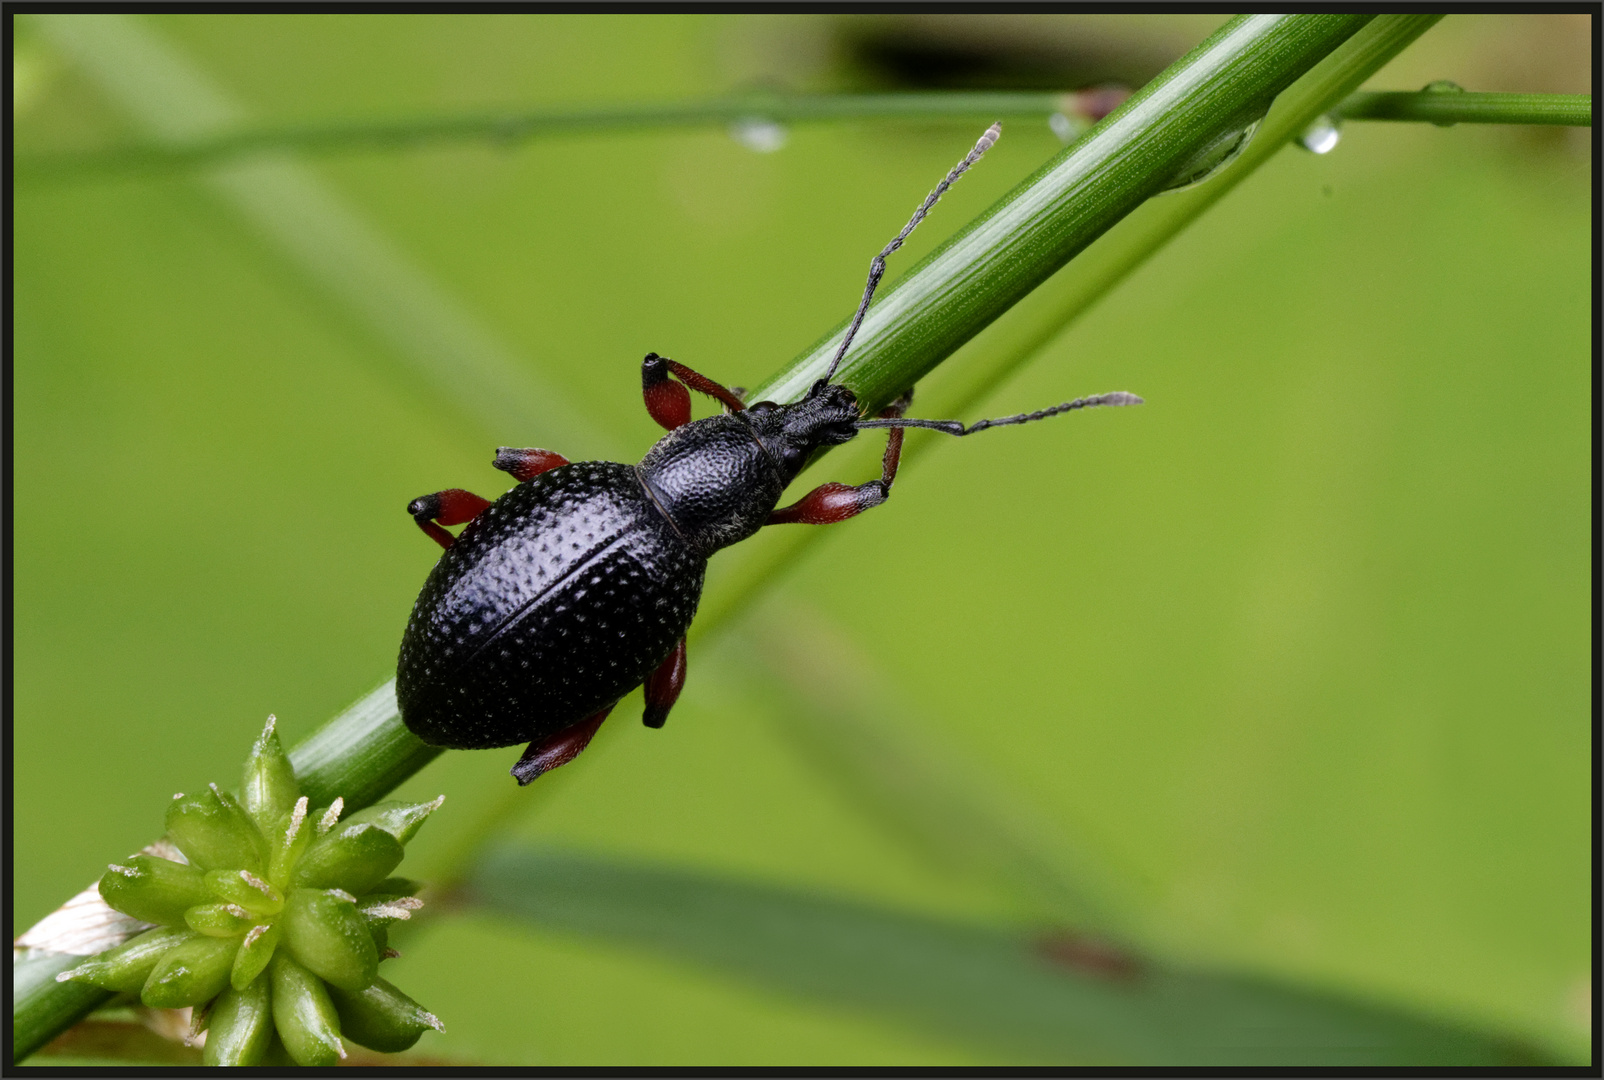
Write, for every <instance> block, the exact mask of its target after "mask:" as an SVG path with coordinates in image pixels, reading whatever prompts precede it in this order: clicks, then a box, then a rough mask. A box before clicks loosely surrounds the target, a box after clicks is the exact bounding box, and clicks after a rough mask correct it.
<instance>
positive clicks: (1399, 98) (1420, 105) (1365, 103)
mask: <svg viewBox="0 0 1604 1080" xmlns="http://www.w3.org/2000/svg"><path fill="white" fill-rule="evenodd" d="M1331 115H1332V117H1333V118H1335V119H1338V120H1407V121H1416V122H1420V121H1424V122H1426V123H1431V124H1438V125H1440V126H1442V127H1449V126H1451V125H1453V124H1555V125H1564V126H1567V127H1592V126H1593V97H1592V95H1591V94H1483V93H1470V92H1468V91H1464V90H1421V91H1417V92H1416V93H1412V94H1409V93H1392V92H1378V91H1361V92H1360V93H1357V94H1353V95H1352V96H1350V97H1348V98H1347V99H1346V100H1345V101H1343V102H1342V104H1340V105H1338V106H1337V107H1336V108H1335V109H1333V110H1331Z"/></svg>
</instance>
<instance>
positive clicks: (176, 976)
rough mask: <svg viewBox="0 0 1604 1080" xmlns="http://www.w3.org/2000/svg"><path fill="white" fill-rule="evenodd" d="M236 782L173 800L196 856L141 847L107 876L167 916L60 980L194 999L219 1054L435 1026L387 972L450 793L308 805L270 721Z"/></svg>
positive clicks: (321, 1055) (375, 1044) (318, 1050)
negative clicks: (433, 821) (391, 939)
mask: <svg viewBox="0 0 1604 1080" xmlns="http://www.w3.org/2000/svg"><path fill="white" fill-rule="evenodd" d="M241 792H242V798H240V799H236V798H235V797H234V796H232V795H230V794H228V793H227V792H224V791H221V790H219V789H218V787H217V785H215V784H212V785H208V786H207V787H206V788H203V789H201V790H200V792H199V793H198V794H195V795H177V796H175V797H174V799H173V802H172V804H171V805H170V806H169V807H168V810H167V833H168V837H169V838H170V839H171V840H172V842H173V844H174V845H175V846H176V847H177V848H178V850H179V851H180V852H182V856H181V858H183V859H187V862H184V861H175V859H178V858H180V856H175V857H174V859H165V858H161V857H159V856H156V855H150V854H140V855H135V856H133V857H132V858H128V859H124V860H123V861H122V862H120V863H114V864H112V865H111V866H110V867H109V868H108V869H107V872H106V874H105V875H104V876H103V877H102V878H101V881H100V894H101V896H102V897H103V898H104V899H105V901H106V903H107V904H109V905H110V906H111V907H113V908H115V909H116V910H118V911H121V912H123V913H125V914H127V915H131V916H133V917H134V918H137V919H141V920H143V921H146V922H153V923H157V924H159V925H158V926H157V928H156V929H154V930H150V931H147V932H146V933H143V934H141V935H139V936H138V937H136V938H134V939H132V940H130V941H129V942H127V943H126V944H124V945H121V946H119V947H118V948H115V949H111V950H109V951H107V952H104V953H101V954H99V955H98V956H94V957H90V958H88V959H86V960H85V961H84V962H83V963H81V964H79V965H78V966H77V967H75V968H73V969H72V970H70V971H66V972H63V973H62V974H61V975H60V976H58V978H59V979H62V980H68V979H72V980H76V981H79V982H87V983H91V984H93V985H95V986H100V987H104V988H105V989H108V990H113V991H117V992H123V993H137V994H138V995H139V998H140V1001H141V1002H143V1003H144V1004H146V1005H148V1006H151V1007H154V1008H181V1007H184V1006H191V1007H193V1009H194V1014H193V1015H194V1021H193V1023H194V1027H195V1030H196V1032H199V1031H200V1030H202V1029H204V1030H205V1031H206V1048H205V1056H204V1060H205V1062H206V1064H208V1065H261V1064H270V1063H271V1062H272V1061H273V1060H282V1058H283V1057H284V1056H286V1055H287V1057H288V1059H289V1060H291V1061H294V1062H295V1063H296V1064H299V1065H329V1064H333V1063H334V1062H336V1061H338V1060H339V1059H340V1058H342V1057H344V1056H345V1050H344V1046H343V1044H342V1042H341V1038H342V1024H344V1025H346V1026H347V1027H348V1030H344V1031H343V1036H344V1038H347V1039H350V1040H352V1041H354V1042H357V1043H360V1044H361V1045H363V1046H368V1047H370V1048H372V1049H375V1050H392V1049H394V1050H400V1049H405V1048H407V1047H409V1046H411V1045H412V1044H413V1043H414V1042H416V1041H417V1039H418V1036H419V1035H420V1034H421V1033H422V1032H423V1031H424V1030H425V1029H426V1028H429V1027H434V1028H437V1029H439V1028H440V1022H439V1021H438V1020H436V1019H435V1018H434V1017H433V1016H432V1015H431V1014H430V1013H428V1012H426V1011H424V1010H423V1009H422V1007H421V1006H419V1005H418V1004H417V1003H416V1002H414V1001H412V999H411V998H408V997H407V996H406V995H404V994H402V993H401V992H400V991H399V990H396V989H395V987H393V986H391V985H390V984H389V983H387V982H385V981H384V980H382V979H380V978H379V977H378V968H379V963H380V961H381V960H383V959H385V958H386V957H388V956H393V955H395V954H394V953H393V952H391V951H390V950H389V949H388V948H387V936H388V935H387V930H386V928H387V927H388V926H389V924H390V923H393V922H395V921H397V920H401V919H407V918H410V917H411V914H412V912H413V911H415V910H417V909H418V908H419V907H421V906H422V901H420V900H418V899H416V898H415V896H414V895H413V894H414V893H416V892H417V891H418V885H417V884H416V883H415V882H411V881H407V880H406V879H405V878H397V877H391V876H390V874H391V873H392V872H393V871H394V870H395V868H396V866H397V865H398V864H399V863H400V862H401V859H402V856H403V855H404V851H403V845H404V844H405V843H406V842H407V841H408V840H410V839H411V838H412V837H413V835H414V834H416V832H417V830H418V827H419V826H420V825H422V824H423V821H424V820H425V819H426V818H427V817H428V816H429V815H430V814H431V813H433V812H434V811H435V810H436V809H438V808H439V806H440V803H441V802H442V801H443V797H442V798H441V799H436V800H434V801H433V802H429V803H402V802H386V803H380V804H378V805H376V806H371V807H368V808H366V809H362V810H358V811H357V812H356V813H353V814H351V815H349V816H346V817H345V818H344V820H342V819H341V818H342V814H343V813H344V809H345V803H344V800H343V799H335V800H334V802H333V803H332V804H331V805H329V806H327V807H317V808H313V807H310V806H309V805H308V800H307V799H306V797H305V796H303V795H302V794H301V789H300V784H299V782H298V781H297V779H296V777H295V772H294V769H293V768H292V767H291V766H290V762H289V758H288V756H287V755H286V754H285V753H284V750H283V747H282V746H281V745H280V743H279V740H278V735H277V733H276V732H275V731H274V722H273V720H272V718H271V717H269V719H268V724H267V727H266V728H265V729H264V730H263V732H262V734H261V736H260V737H259V738H258V739H257V740H256V743H255V745H253V746H252V747H251V751H250V754H249V756H248V757H247V758H246V762H245V770H244V778H243V783H242V785H241ZM332 995H337V998H336V997H335V996H332ZM336 1000H337V1001H338V1007H337V1006H336ZM441 1030H443V1029H441Z"/></svg>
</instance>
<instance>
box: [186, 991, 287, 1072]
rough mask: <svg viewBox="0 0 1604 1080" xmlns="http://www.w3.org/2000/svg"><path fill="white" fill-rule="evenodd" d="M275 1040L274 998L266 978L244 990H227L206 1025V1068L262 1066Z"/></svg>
mask: <svg viewBox="0 0 1604 1080" xmlns="http://www.w3.org/2000/svg"><path fill="white" fill-rule="evenodd" d="M272 1037H273V999H272V992H271V990H270V988H269V986H268V980H267V979H266V978H259V979H256V980H254V981H252V982H251V983H249V984H247V985H246V987H245V988H244V989H243V990H239V989H234V988H230V989H227V990H224V991H223V992H222V994H220V995H219V996H218V998H217V1001H216V1003H214V1004H213V1005H212V1009H211V1016H210V1017H209V1018H208V1020H207V1026H206V1048H205V1050H204V1051H202V1054H201V1061H202V1063H204V1064H206V1065H258V1064H260V1063H261V1061H262V1053H263V1052H264V1051H265V1050H266V1049H267V1044H268V1041H269V1040H270V1039H271V1038H272Z"/></svg>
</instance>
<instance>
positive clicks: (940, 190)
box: [824, 121, 1002, 382]
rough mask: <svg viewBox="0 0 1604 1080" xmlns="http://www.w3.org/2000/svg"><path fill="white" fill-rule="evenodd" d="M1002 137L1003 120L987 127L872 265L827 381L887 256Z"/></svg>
mask: <svg viewBox="0 0 1604 1080" xmlns="http://www.w3.org/2000/svg"><path fill="white" fill-rule="evenodd" d="M1001 137H1002V123H1001V122H1000V121H999V122H998V123H995V124H993V125H991V127H989V128H987V129H986V133H985V134H984V135H982V136H981V137H980V141H979V142H977V143H975V148H974V149H973V150H971V151H969V153H968V155H967V156H966V157H965V158H964V159H963V160H962V161H960V162H959V163H958V164H956V165H954V166H953V167H952V171H951V172H949V173H948V174H947V175H946V177H945V178H944V179H943V180H942V181H941V183H939V184H937V185H936V189H935V190H934V191H932V192H931V193H930V194H929V195H927V196H925V201H924V202H922V203H920V204H919V209H917V210H915V211H914V212H913V217H911V218H909V219H908V224H906V225H904V226H903V227H902V231H901V232H899V233H898V234H897V235H896V236H895V237H894V238H893V239H892V241H891V243H889V244H887V245H886V246H885V247H884V248H883V249H882V250H881V252H880V254H878V255H876V256H875V257H874V261H873V262H871V263H869V283H868V284H867V285H865V286H864V288H863V299H862V300H861V301H859V303H858V310H857V313H856V314H855V315H853V316H852V325H851V326H849V327H847V335H846V337H844V338H842V339H841V347H840V348H839V349H837V350H836V351H835V359H833V360H831V361H830V370H829V371H826V372H825V373H824V381H825V382H829V381H830V380H831V379H833V378H834V377H835V369H836V368H838V367H840V366H841V358H842V357H844V356H846V354H847V348H848V347H849V346H851V344H852V339H853V337H855V336H856V335H857V332H858V327H859V326H860V325H862V323H863V316H864V315H865V314H867V313H868V311H869V301H870V300H871V299H872V298H873V297H874V290H875V287H876V286H877V285H879V284H880V276H881V275H882V274H884V273H885V272H886V256H887V255H890V254H891V253H892V252H893V251H895V250H897V249H898V248H899V247H901V246H902V242H903V241H904V240H906V239H908V234H909V233H911V232H913V230H914V229H915V228H917V227H918V225H919V223H920V222H921V221H923V220H924V219H925V215H926V214H928V213H930V208H931V207H932V206H935V205H936V200H937V199H939V198H941V196H942V195H944V194H945V193H946V191H947V189H948V188H950V187H952V185H953V182H954V181H955V180H957V179H958V178H959V177H960V176H962V175H963V174H964V173H965V172H967V171H968V170H969V166H971V165H973V164H974V163H975V162H977V161H979V160H980V155H981V154H984V153H985V152H986V151H987V150H990V149H991V147H992V144H994V143H995V142H996V141H997V140H998V139H999V138H1001Z"/></svg>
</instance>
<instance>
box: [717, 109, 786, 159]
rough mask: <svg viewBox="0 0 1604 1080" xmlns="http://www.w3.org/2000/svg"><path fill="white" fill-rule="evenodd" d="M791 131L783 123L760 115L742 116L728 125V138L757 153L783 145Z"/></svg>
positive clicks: (774, 149) (772, 150)
mask: <svg viewBox="0 0 1604 1080" xmlns="http://www.w3.org/2000/svg"><path fill="white" fill-rule="evenodd" d="M790 137H791V133H790V131H788V130H787V129H786V127H785V125H784V124H781V123H779V122H777V121H774V120H770V119H768V118H767V117H762V116H744V117H742V118H741V119H739V120H737V121H735V122H734V123H733V124H731V125H730V138H732V139H734V140H735V141H736V142H738V143H740V144H741V145H742V146H744V147H746V148H747V149H748V150H752V151H755V152H757V153H759V154H772V153H774V151H776V150H778V149H780V148H781V147H783V146H784V145H785V144H786V142H787V141H788V140H789V139H790Z"/></svg>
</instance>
